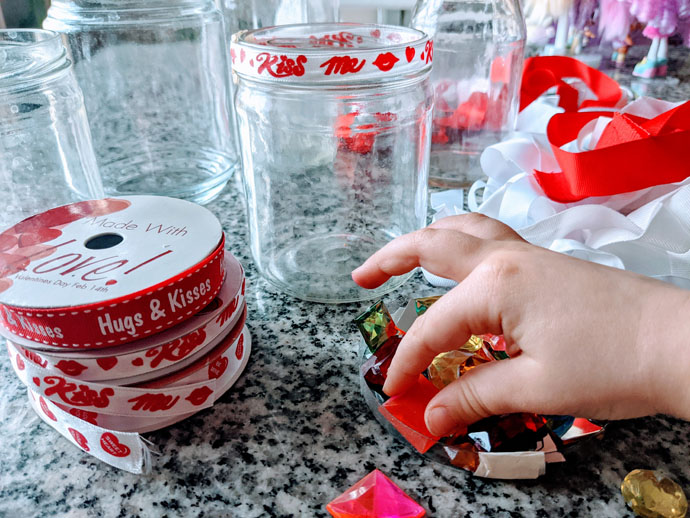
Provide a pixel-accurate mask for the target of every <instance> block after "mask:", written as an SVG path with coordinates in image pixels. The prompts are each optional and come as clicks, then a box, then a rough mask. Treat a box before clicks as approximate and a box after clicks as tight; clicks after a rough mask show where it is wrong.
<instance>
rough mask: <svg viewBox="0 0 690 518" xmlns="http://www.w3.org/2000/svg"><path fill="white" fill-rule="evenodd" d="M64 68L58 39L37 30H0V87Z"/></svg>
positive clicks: (62, 49)
mask: <svg viewBox="0 0 690 518" xmlns="http://www.w3.org/2000/svg"><path fill="white" fill-rule="evenodd" d="M65 64H68V62H67V55H66V52H65V48H64V47H63V46H62V40H61V39H60V36H59V35H58V34H57V33H55V32H52V31H46V30H41V29H7V30H0V86H7V85H8V84H10V83H12V84H14V83H16V82H24V81H27V80H31V79H32V78H34V77H37V76H40V75H42V74H45V73H46V72H49V71H52V70H55V69H56V68H59V67H61V66H64V65H65Z"/></svg>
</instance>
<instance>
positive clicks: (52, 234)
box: [17, 228, 62, 248]
mask: <svg viewBox="0 0 690 518" xmlns="http://www.w3.org/2000/svg"><path fill="white" fill-rule="evenodd" d="M61 235H62V232H61V231H59V230H58V229H56V228H40V229H37V230H35V231H33V232H25V233H24V234H22V235H21V236H19V243H18V244H17V247H18V248H26V247H29V246H34V245H40V244H41V243H47V242H48V241H52V240H53V239H56V238H58V237H60V236H61Z"/></svg>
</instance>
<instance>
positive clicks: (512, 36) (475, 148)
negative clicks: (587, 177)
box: [413, 0, 526, 187]
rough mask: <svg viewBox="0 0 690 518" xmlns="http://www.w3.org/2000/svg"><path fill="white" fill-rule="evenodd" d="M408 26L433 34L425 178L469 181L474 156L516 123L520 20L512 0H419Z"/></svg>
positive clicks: (474, 175) (446, 183)
mask: <svg viewBox="0 0 690 518" xmlns="http://www.w3.org/2000/svg"><path fill="white" fill-rule="evenodd" d="M413 26H414V27H416V28H418V29H421V30H423V31H425V32H427V33H428V34H430V35H432V37H433V38H434V52H435V57H434V70H433V72H432V82H433V84H434V90H435V93H436V105H435V108H434V122H433V136H432V145H431V169H430V178H431V184H432V185H435V186H440V187H462V186H469V185H471V184H472V183H473V182H474V181H475V180H477V179H478V178H480V177H482V176H483V173H482V172H481V169H480V167H479V156H480V154H481V153H482V151H483V150H484V149H485V148H486V147H487V146H489V145H491V144H495V143H497V142H500V141H501V140H502V138H503V136H504V135H505V133H506V132H508V131H511V130H512V129H513V127H514V125H515V120H516V117H517V112H518V88H519V84H520V77H521V75H522V63H523V54H524V44H525V37H526V32H525V24H524V20H523V16H522V12H521V10H520V5H519V4H518V2H517V1H515V0H494V1H486V0H444V1H439V0H419V1H418V2H417V6H416V8H415V12H414V18H413Z"/></svg>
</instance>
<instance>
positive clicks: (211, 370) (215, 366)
mask: <svg viewBox="0 0 690 518" xmlns="http://www.w3.org/2000/svg"><path fill="white" fill-rule="evenodd" d="M227 368H228V359H227V358H225V357H223V358H218V359H217V360H216V361H214V362H213V363H212V364H211V365H209V366H208V377H209V378H210V379H218V378H220V377H221V376H222V375H223V373H224V372H225V369H227Z"/></svg>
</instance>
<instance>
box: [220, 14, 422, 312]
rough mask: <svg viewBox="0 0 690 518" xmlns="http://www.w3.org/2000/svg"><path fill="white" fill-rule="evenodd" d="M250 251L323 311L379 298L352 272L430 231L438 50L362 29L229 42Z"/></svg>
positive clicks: (265, 269)
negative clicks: (397, 241)
mask: <svg viewBox="0 0 690 518" xmlns="http://www.w3.org/2000/svg"><path fill="white" fill-rule="evenodd" d="M231 55H232V56H233V67H232V68H233V75H234V76H235V80H236V82H237V90H236V98H235V106H236V111H237V119H238V127H239V133H240V138H241V142H242V146H241V149H242V165H243V170H244V181H245V191H246V197H247V211H248V215H249V230H250V237H251V250H252V254H253V257H254V260H255V262H256V265H257V267H258V269H259V271H260V272H261V273H262V274H263V276H264V277H265V278H266V279H268V280H269V281H270V282H271V283H273V284H274V285H276V286H277V287H278V288H280V289H281V290H283V291H285V292H287V293H289V294H291V295H293V296H296V297H299V298H302V299H306V300H312V301H317V302H352V301H358V300H364V299H371V298H376V297H379V296H380V295H381V294H382V293H385V292H387V291H390V290H391V289H393V288H395V287H397V286H399V285H400V284H402V283H403V282H404V281H405V279H406V277H402V278H394V279H391V280H390V281H388V282H387V283H386V284H385V285H384V286H382V287H381V288H379V289H377V290H372V291H369V290H364V289H361V288H359V287H358V286H357V285H355V283H354V282H353V281H352V279H351V277H350V273H351V271H352V270H353V269H354V268H356V267H357V266H359V265H360V264H361V263H362V262H364V260H365V259H366V258H367V257H368V256H369V255H371V254H372V253H373V252H375V251H376V250H378V249H379V248H380V247H381V246H383V245H384V244H386V242H388V241H390V240H392V239H394V238H395V237H398V236H400V235H402V234H405V233H407V232H411V231H413V230H416V229H419V228H421V227H422V226H424V224H425V223H426V203H427V181H428V157H429V155H428V153H429V138H430V135H431V133H430V129H431V127H430V123H431V113H432V109H433V92H432V90H431V87H430V83H429V81H428V76H429V73H430V70H431V60H432V57H433V44H432V42H431V41H430V40H429V39H428V38H427V37H426V35H425V34H424V33H422V32H420V31H416V30H414V29H407V28H402V27H391V26H378V25H358V24H337V23H336V24H312V25H290V26H282V27H269V28H266V29H258V30H254V31H249V32H246V31H245V32H240V33H238V34H236V35H235V36H234V37H233V43H232V49H231Z"/></svg>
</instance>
